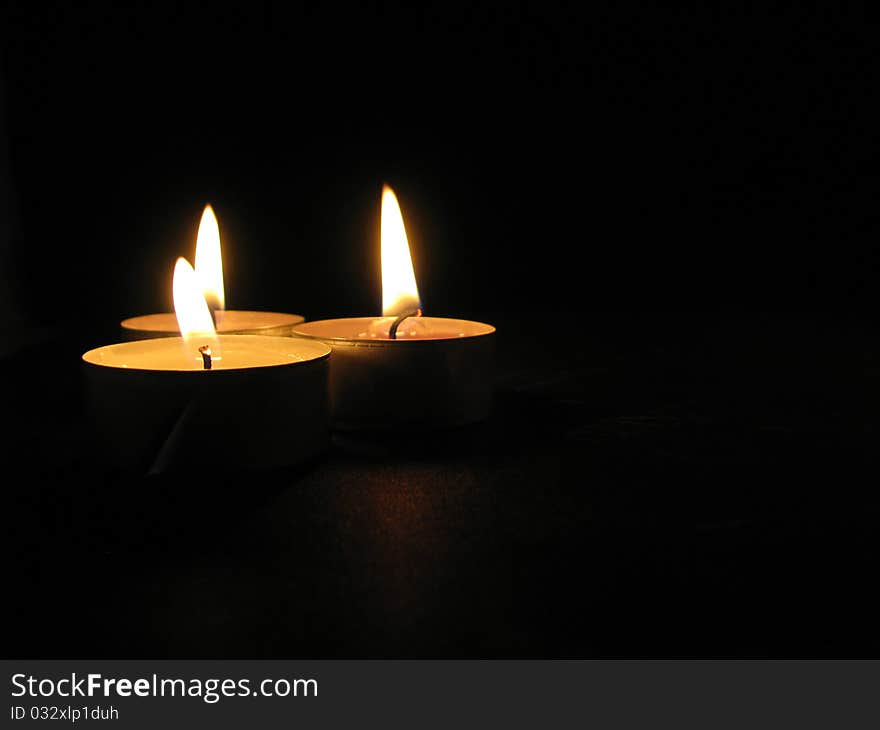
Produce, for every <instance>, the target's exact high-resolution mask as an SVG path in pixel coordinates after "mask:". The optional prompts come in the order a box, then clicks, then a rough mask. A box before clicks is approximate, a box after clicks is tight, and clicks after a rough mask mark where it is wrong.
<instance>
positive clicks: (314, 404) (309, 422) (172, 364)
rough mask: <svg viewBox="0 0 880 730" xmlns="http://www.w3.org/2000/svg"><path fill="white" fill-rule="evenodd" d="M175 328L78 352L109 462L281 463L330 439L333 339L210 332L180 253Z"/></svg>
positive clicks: (155, 467)
mask: <svg viewBox="0 0 880 730" xmlns="http://www.w3.org/2000/svg"><path fill="white" fill-rule="evenodd" d="M174 306H175V311H176V316H177V318H178V319H179V328H180V334H181V336H180V337H169V338H160V339H149V340H137V341H134V342H123V343H120V344H116V345H108V346H106V347H99V348H97V349H95V350H90V351H89V352H86V353H85V354H84V355H83V361H84V363H85V372H86V379H87V383H88V387H89V402H90V405H91V408H92V413H93V416H94V420H95V425H96V427H97V429H96V433H97V436H98V441H99V443H98V445H99V447H100V448H101V451H102V453H103V454H104V456H105V457H106V458H107V460H108V462H110V463H112V464H113V465H116V466H122V467H129V468H142V469H147V470H149V471H153V472H158V471H163V470H165V469H168V468H171V467H186V466H191V467H198V466H199V465H204V464H210V463H222V464H224V465H227V466H238V467H254V466H265V467H270V466H282V465H289V464H295V463H298V462H301V461H304V460H306V459H308V458H310V457H312V456H314V455H316V454H317V453H319V452H320V451H321V450H322V449H323V448H324V447H325V445H326V439H327V372H328V359H329V356H330V348H329V347H327V346H326V345H324V344H322V343H320V342H309V341H307V340H300V339H294V338H290V337H277V336H264V335H226V334H218V333H217V332H215V330H214V327H213V322H212V321H211V315H210V312H209V309H208V305H207V304H206V302H205V298H204V296H203V295H202V293H201V290H200V289H199V287H198V281H197V277H196V274H195V272H194V271H193V269H192V267H191V266H190V265H189V264H188V263H187V262H186V260H185V259H179V260H178V262H177V265H176V267H175V276H174Z"/></svg>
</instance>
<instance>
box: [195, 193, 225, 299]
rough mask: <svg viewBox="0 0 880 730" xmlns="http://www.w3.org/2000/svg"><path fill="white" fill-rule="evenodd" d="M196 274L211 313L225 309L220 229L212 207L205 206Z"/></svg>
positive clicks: (197, 251) (198, 239)
mask: <svg viewBox="0 0 880 730" xmlns="http://www.w3.org/2000/svg"><path fill="white" fill-rule="evenodd" d="M195 272H196V275H197V277H198V281H199V284H200V286H201V289H202V291H203V292H204V295H205V301H206V302H207V303H208V308H209V309H210V310H211V311H215V310H217V309H224V308H225V306H226V293H225V291H224V289H223V255H222V254H221V253H220V227H219V226H218V225H217V216H215V215H214V209H213V208H212V207H211V206H210V205H206V206H205V210H204V212H203V213H202V220H201V222H200V223H199V234H198V237H197V238H196V266H195Z"/></svg>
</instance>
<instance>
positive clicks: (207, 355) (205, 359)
mask: <svg viewBox="0 0 880 730" xmlns="http://www.w3.org/2000/svg"><path fill="white" fill-rule="evenodd" d="M199 354H200V355H201V356H202V365H204V366H205V370H210V369H211V365H213V360H211V346H210V345H203V346H202V347H200V348H199Z"/></svg>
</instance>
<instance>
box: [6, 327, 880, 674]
mask: <svg viewBox="0 0 880 730" xmlns="http://www.w3.org/2000/svg"><path fill="white" fill-rule="evenodd" d="M487 319H489V318H487ZM489 321H493V322H494V323H495V324H497V325H498V332H499V333H498V378H497V393H496V402H495V407H494V413H493V416H492V418H491V420H490V421H489V422H487V423H485V424H481V425H479V426H476V427H472V428H468V429H463V430H460V431H455V432H451V433H443V434H433V435H430V436H414V435H413V436H408V435H403V436H398V437H396V438H394V439H378V438H367V437H365V436H360V437H358V436H354V437H352V436H348V437H344V438H343V437H342V436H339V435H337V436H336V437H334V443H333V447H332V449H331V450H330V452H329V453H328V454H327V455H326V457H324V458H321V459H319V460H317V461H316V462H315V463H312V464H309V465H306V466H304V467H299V468H296V469H289V470H273V471H251V472H229V471H227V470H224V467H223V464H216V463H215V464H210V465H206V468H205V470H204V475H203V477H202V478H199V477H197V476H195V475H173V474H170V475H169V474H166V475H159V476H151V477H145V476H140V475H131V474H121V473H118V472H112V471H108V470H107V469H106V468H103V467H102V465H101V463H100V461H99V460H97V459H95V458H94V457H93V456H92V455H91V454H92V452H91V451H90V449H89V443H90V439H89V431H88V428H87V423H86V419H85V417H84V406H83V393H82V388H81V381H80V377H81V373H80V365H79V355H80V353H81V352H82V350H83V349H85V346H86V345H92V344H95V343H94V342H92V341H89V337H92V335H91V334H90V335H89V337H86V336H84V335H83V334H82V333H81V332H80V333H73V332H71V331H70V330H65V329H64V328H61V329H59V330H56V331H54V333H52V334H49V335H48V336H46V335H44V336H43V337H42V339H41V340H40V341H39V342H37V343H31V344H30V345H28V346H27V347H25V348H24V349H22V350H19V351H18V352H17V353H14V354H9V355H7V356H6V357H4V358H3V360H2V361H0V363H2V365H0V368H2V376H3V382H4V391H5V394H4V399H5V402H6V407H5V408H4V411H5V413H4V417H5V421H6V426H7V429H6V434H5V436H4V446H5V448H4V451H5V466H4V473H5V478H4V492H5V499H6V501H7V509H6V510H5V514H6V517H7V523H8V526H7V539H8V540H9V547H8V549H7V551H6V555H7V558H8V559H9V562H10V567H9V570H7V581H6V591H5V593H6V599H5V602H6V603H7V606H8V608H9V609H10V610H11V618H10V619H8V623H7V631H6V641H5V643H6V646H7V647H8V648H9V649H8V652H7V653H9V654H12V655H14V656H20V657H43V658H48V657H52V658H59V657H123V656H127V657H176V658H199V657H223V658H232V657H242V658H243V657H284V658H294V657H323V658H333V657H354V658H360V657H424V658H430V657H593V656H597V657H611V656H614V657H654V656H676V657H678V656H685V657H731V656H733V657H741V656H758V657H819V656H823V657H861V656H876V655H877V653H878V651H880V636H878V630H877V616H878V603H877V600H876V598H875V595H874V588H875V584H876V580H877V547H878V538H877V527H876V524H877V518H878V513H880V498H878V494H877V485H878V479H877V472H878V468H877V467H878V463H877V462H878V459H877V439H878V433H880V430H878V424H880V416H878V405H880V344H878V343H880V338H878V334H880V333H878V327H877V326H876V324H875V323H871V322H867V321H852V320H847V319H845V318H842V317H834V316H818V315H780V314H776V315H766V314H765V315H750V316H738V317H732V316H725V315H699V316H698V315H692V314H691V315H687V314H651V315H646V314H607V313H598V312H597V313H592V314H581V315H576V316H575V315H565V314H556V315H548V316H547V317H546V318H543V319H541V320H539V319H538V318H536V317H534V316H528V317H519V316H513V315H509V314H508V315H498V316H496V317H494V318H492V319H490V320H489Z"/></svg>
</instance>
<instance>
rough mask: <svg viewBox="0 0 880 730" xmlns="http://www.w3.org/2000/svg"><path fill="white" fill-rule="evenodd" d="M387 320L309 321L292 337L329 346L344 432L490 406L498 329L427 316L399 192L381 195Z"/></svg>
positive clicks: (447, 419) (481, 414) (406, 424)
mask: <svg viewBox="0 0 880 730" xmlns="http://www.w3.org/2000/svg"><path fill="white" fill-rule="evenodd" d="M380 238H381V248H382V251H381V254H382V255H381V259H382V314H383V316H382V317H354V318H346V319H330V320H322V321H318V322H306V323H303V324H300V325H297V326H296V327H294V329H293V334H294V335H297V336H300V337H308V338H312V339H316V340H320V341H322V342H325V343H327V344H328V345H330V346H331V347H332V348H333V357H332V359H331V363H330V412H331V420H332V424H333V426H334V427H335V428H338V429H341V430H351V429H380V430H381V429H399V428H412V427H416V428H442V427H450V426H460V425H465V424H468V423H474V422H477V421H481V420H484V419H485V418H486V417H487V416H488V415H489V411H490V408H491V401H492V386H493V364H494V333H495V328H494V327H492V326H491V325H488V324H483V323H482V322H470V321H467V320H462V319H446V318H441V317H424V316H422V310H421V302H420V299H419V292H418V286H417V285H416V278H415V273H414V271H413V265H412V257H411V256H410V250H409V243H408V241H407V238H406V228H405V226H404V223H403V216H402V215H401V212H400V205H399V204H398V202H397V197H396V196H395V194H394V191H393V190H391V188H390V187H388V186H385V188H384V190H383V192H382V219H381V236H380Z"/></svg>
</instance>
